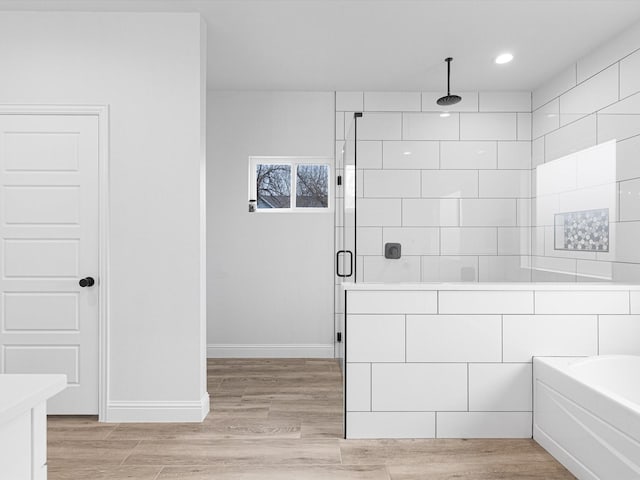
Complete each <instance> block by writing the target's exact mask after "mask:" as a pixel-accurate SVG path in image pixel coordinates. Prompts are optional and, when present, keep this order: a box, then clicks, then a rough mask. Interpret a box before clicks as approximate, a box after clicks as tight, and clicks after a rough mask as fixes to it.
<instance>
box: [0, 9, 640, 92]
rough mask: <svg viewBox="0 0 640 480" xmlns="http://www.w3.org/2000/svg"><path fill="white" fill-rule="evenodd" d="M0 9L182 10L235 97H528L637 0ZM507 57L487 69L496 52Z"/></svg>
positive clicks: (610, 31)
mask: <svg viewBox="0 0 640 480" xmlns="http://www.w3.org/2000/svg"><path fill="white" fill-rule="evenodd" d="M0 10H78V11H186V12H193V11H196V12H201V13H202V14H203V15H204V17H205V19H206V21H207V23H208V26H209V28H208V32H209V34H208V44H209V49H208V61H209V76H208V84H209V87H210V88H212V89H233V90H245V89H247V90H442V89H443V88H444V83H445V72H446V67H445V66H444V63H443V62H442V60H443V59H444V57H446V56H453V57H454V62H453V65H452V90H453V91H464V90H531V89H533V88H535V87H536V86H538V85H540V84H541V83H542V82H544V81H545V80H547V79H548V78H550V77H551V76H552V75H554V74H555V73H557V72H559V71H560V70H562V69H563V68H564V67H566V66H567V65H569V64H570V63H571V62H574V61H575V60H576V59H578V58H579V57H581V56H583V55H584V54H586V53H588V52H589V51H590V50H592V49H593V48H594V47H596V46H598V45H600V44H601V43H602V42H604V41H605V40H607V39H608V38H610V37H612V36H615V35H616V34H617V33H618V32H620V31H622V30H623V29H625V28H627V27H628V26H630V25H631V24H633V23H635V22H637V21H639V20H640V1H638V0H199V1H198V0H0ZM503 51H511V52H513V54H514V55H515V60H514V61H513V62H512V63H510V64H508V65H503V66H498V65H495V64H494V63H493V58H494V57H495V56H496V55H497V54H498V53H500V52H503Z"/></svg>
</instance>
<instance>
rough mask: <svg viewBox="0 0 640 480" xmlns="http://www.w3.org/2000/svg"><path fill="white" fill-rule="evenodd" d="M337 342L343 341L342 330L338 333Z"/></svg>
mask: <svg viewBox="0 0 640 480" xmlns="http://www.w3.org/2000/svg"><path fill="white" fill-rule="evenodd" d="M336 342H338V343H340V342H342V332H338V333H336Z"/></svg>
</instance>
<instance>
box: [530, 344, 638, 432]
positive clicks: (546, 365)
mask: <svg viewBox="0 0 640 480" xmlns="http://www.w3.org/2000/svg"><path fill="white" fill-rule="evenodd" d="M602 357H635V356H634V355H603V356H602ZM597 358H598V357H534V358H533V381H534V385H533V389H534V412H533V423H534V427H535V425H536V419H535V417H536V411H535V389H536V386H537V384H538V383H541V384H542V385H544V386H545V387H547V388H549V389H551V390H553V391H554V392H556V393H557V394H559V395H561V396H563V397H566V398H567V399H569V400H571V401H573V402H574V403H576V404H577V405H579V406H580V407H582V408H583V409H585V410H587V411H588V412H590V413H591V414H593V415H595V416H597V417H599V418H601V419H602V420H603V421H605V422H607V423H609V424H610V425H611V426H613V427H615V428H616V429H617V430H619V431H620V432H622V433H624V434H625V435H627V436H628V437H630V438H632V439H634V440H635V441H637V442H640V405H638V404H636V403H634V402H631V401H629V400H627V399H626V398H624V397H623V396H621V395H619V394H617V393H615V392H612V391H610V390H608V389H605V388H598V387H597V386H594V385H590V384H588V383H586V382H584V381H583V380H581V379H578V378H575V377H573V376H572V375H571V373H570V371H567V367H569V366H570V365H572V364H575V363H578V362H583V361H588V360H590V359H597ZM558 365H562V366H564V368H563V367H562V366H558ZM540 373H542V374H543V376H544V377H545V381H541V380H540V379H539V376H540V375H539V374H540ZM568 392H569V393H568ZM575 397H579V398H580V401H579V403H578V402H576V400H575ZM611 403H615V404H616V405H615V409H611V408H608V407H610V406H611Z"/></svg>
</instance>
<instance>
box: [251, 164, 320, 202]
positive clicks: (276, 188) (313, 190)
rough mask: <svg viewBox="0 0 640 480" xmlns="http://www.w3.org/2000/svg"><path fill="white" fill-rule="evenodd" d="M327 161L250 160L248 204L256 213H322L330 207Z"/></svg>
mask: <svg viewBox="0 0 640 480" xmlns="http://www.w3.org/2000/svg"><path fill="white" fill-rule="evenodd" d="M330 169H331V164H330V159H327V158H315V157H302V158H296V157H277V158H276V157H251V158H250V159H249V182H250V183H249V202H250V210H251V208H252V207H251V204H253V208H254V209H255V210H257V211H260V212H274V211H326V210H328V209H329V206H330V201H329V198H330V191H331V190H330V187H329V186H330V178H331V175H330Z"/></svg>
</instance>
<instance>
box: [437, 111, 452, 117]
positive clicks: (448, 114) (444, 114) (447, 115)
mask: <svg viewBox="0 0 640 480" xmlns="http://www.w3.org/2000/svg"><path fill="white" fill-rule="evenodd" d="M440 116H441V117H442V118H447V117H450V116H451V114H450V113H449V112H442V113H441V114H440Z"/></svg>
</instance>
